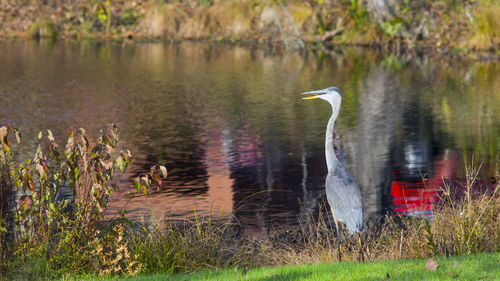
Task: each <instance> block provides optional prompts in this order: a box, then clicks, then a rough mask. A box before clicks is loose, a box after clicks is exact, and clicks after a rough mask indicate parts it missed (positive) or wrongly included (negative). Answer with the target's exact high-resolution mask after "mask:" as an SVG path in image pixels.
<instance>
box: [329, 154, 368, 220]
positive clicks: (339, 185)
mask: <svg viewBox="0 0 500 281" xmlns="http://www.w3.org/2000/svg"><path fill="white" fill-rule="evenodd" d="M335 164H336V165H334V168H333V169H331V170H330V172H329V173H328V176H327V177H326V183H325V188H326V195H327V198H328V203H329V204H330V206H331V207H332V210H333V211H334V212H335V215H336V216H337V218H338V219H339V221H342V222H344V223H346V224H347V226H348V227H349V228H350V229H351V228H353V227H356V228H358V229H361V228H362V225H363V200H362V198H361V191H360V189H359V187H358V185H357V184H356V182H355V181H354V179H353V177H352V176H351V174H350V173H349V171H348V170H347V169H346V168H345V166H344V165H343V164H342V163H341V162H337V163H335Z"/></svg>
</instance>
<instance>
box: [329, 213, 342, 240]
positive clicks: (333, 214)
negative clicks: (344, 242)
mask: <svg viewBox="0 0 500 281" xmlns="http://www.w3.org/2000/svg"><path fill="white" fill-rule="evenodd" d="M331 210H332V216H333V221H334V222H335V229H337V237H339V236H340V230H339V220H338V219H337V216H336V215H335V211H334V210H333V207H331Z"/></svg>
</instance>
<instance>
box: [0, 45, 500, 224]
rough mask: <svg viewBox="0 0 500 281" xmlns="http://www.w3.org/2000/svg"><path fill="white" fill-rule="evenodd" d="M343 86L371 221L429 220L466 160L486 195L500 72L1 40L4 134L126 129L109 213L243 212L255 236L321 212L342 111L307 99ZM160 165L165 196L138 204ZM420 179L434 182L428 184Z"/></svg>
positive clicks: (340, 148) (206, 48)
mask: <svg viewBox="0 0 500 281" xmlns="http://www.w3.org/2000/svg"><path fill="white" fill-rule="evenodd" d="M328 86H337V87H339V88H340V89H341V90H342V91H343V94H344V99H343V104H342V109H341V113H340V117H339V120H338V121H337V123H336V129H335V133H336V136H335V143H336V148H337V152H338V154H339V156H340V159H341V160H342V161H344V162H345V163H346V166H347V167H348V169H349V170H350V171H351V173H352V174H353V176H354V178H355V179H356V181H357V182H358V183H359V185H360V187H361V189H362V193H363V196H364V200H365V209H366V210H365V215H366V216H368V217H369V216H372V215H378V214H383V213H385V212H387V211H388V210H393V211H395V212H400V213H403V214H419V213H426V212H429V211H431V210H432V208H433V203H435V202H436V201H437V200H438V197H437V193H436V190H437V189H438V188H439V186H440V185H442V179H445V180H447V181H451V182H453V183H454V184H457V185H460V183H461V181H462V180H463V178H464V173H465V172H464V163H466V162H467V163H469V164H470V163H475V164H476V165H479V164H480V163H482V170H481V171H482V172H481V174H480V179H481V180H482V181H483V182H484V184H486V185H487V184H489V181H490V177H491V176H494V174H495V170H496V169H497V167H495V165H496V163H497V159H498V154H499V152H500V111H499V108H500V90H499V89H500V65H499V64H498V63H487V62H471V61H467V60H439V59H434V58H429V57H425V56H416V55H405V56H402V57H397V56H383V55H380V54H379V55H377V54H374V53H371V52H369V51H366V50H365V51H359V50H344V51H342V52H339V53H333V52H332V53H324V52H321V51H318V52H308V53H303V54H301V53H297V52H286V51H285V52H276V51H273V50H256V49H250V48H245V47H229V46H210V45H204V44H196V43H182V44H177V45H164V44H159V43H155V44H137V45H134V44H127V43H82V44H72V43H47V42H42V43H34V42H24V41H21V42H0V122H6V121H8V120H10V121H12V122H13V123H15V125H16V126H17V127H19V128H20V130H21V132H23V133H24V138H25V139H27V140H31V139H33V140H34V139H35V135H36V133H37V132H38V131H39V130H41V129H47V128H51V129H53V131H54V132H55V135H56V138H59V139H60V140H63V139H64V136H65V134H66V133H67V131H68V129H69V127H71V126H82V127H85V128H86V129H87V130H88V131H89V132H90V134H91V135H93V136H95V135H96V134H97V132H98V130H99V129H100V128H103V127H104V126H105V125H106V124H108V123H111V122H112V123H115V124H117V126H118V127H119V129H120V132H121V142H122V144H123V145H125V146H126V147H127V148H129V149H130V150H131V151H132V153H133V155H134V156H135V159H134V162H133V165H132V168H131V172H130V173H129V174H127V175H125V176H124V177H121V179H120V186H121V191H120V192H119V193H118V194H116V195H115V196H114V197H113V201H112V204H111V207H110V211H109V215H110V216H112V215H113V214H115V213H116V212H117V211H118V210H120V209H121V208H123V207H125V208H126V209H127V210H128V213H129V214H131V215H134V216H144V217H148V216H149V215H150V214H151V212H152V211H154V214H155V216H156V217H158V218H163V217H170V216H186V215H187V216H190V215H192V214H193V211H194V210H196V212H197V213H202V214H208V213H211V214H218V213H219V212H224V213H229V212H236V214H237V216H238V217H239V218H240V220H241V221H243V222H247V223H248V224H251V225H254V226H256V227H258V228H259V227H262V228H265V227H268V226H269V225H279V224H289V223H296V222H297V219H305V218H306V217H307V216H308V214H315V213H316V212H317V210H318V208H319V206H320V205H321V204H324V203H325V198H324V186H323V185H324V178H325V176H326V174H327V171H326V164H325V160H324V133H325V126H326V123H327V121H328V118H329V116H330V110H331V109H330V106H329V105H328V104H327V103H326V102H323V101H320V100H313V101H304V100H302V99H301V97H300V95H299V93H300V92H303V91H309V90H316V89H322V88H325V87H328ZM153 163H160V164H164V165H166V166H167V168H168V170H169V177H168V179H167V180H166V182H165V184H164V186H163V189H162V190H161V191H160V192H157V193H154V194H153V195H151V196H149V197H143V196H140V195H139V194H136V193H133V192H131V190H133V186H132V184H131V183H132V182H131V179H132V178H133V177H135V176H136V175H137V174H138V173H141V172H143V171H146V170H148V168H149V166H150V165H151V164H153ZM422 178H426V179H427V181H426V185H425V186H424V185H423V184H422V183H421V182H422V180H421V179H422Z"/></svg>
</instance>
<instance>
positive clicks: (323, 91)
mask: <svg viewBox="0 0 500 281" xmlns="http://www.w3.org/2000/svg"><path fill="white" fill-rule="evenodd" d="M307 94H314V95H315V96H310V97H305V98H302V99H303V100H312V99H317V98H319V96H318V95H319V94H326V89H323V90H317V91H310V92H304V93H301V95H307Z"/></svg>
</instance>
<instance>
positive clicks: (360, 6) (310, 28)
mask: <svg viewBox="0 0 500 281" xmlns="http://www.w3.org/2000/svg"><path fill="white" fill-rule="evenodd" d="M0 30H1V32H0V33H1V34H0V36H3V37H22V36H24V37H34V38H41V37H49V38H76V39H96V38H101V39H106V38H107V39H110V38H111V39H113V38H114V39H121V38H129V39H134V38H135V39H143V40H144V39H147V40H155V39H161V40H166V41H177V40H209V41H223V42H233V43H234V42H253V43H257V44H273V45H275V44H279V45H283V46H285V47H287V48H303V47H304V46H305V45H307V44H309V45H311V44H312V45H314V44H320V45H321V44H322V45H325V46H329V45H363V46H382V47H384V48H388V49H391V50H396V51H397V50H400V49H401V48H407V49H408V48H409V49H414V48H417V49H422V50H426V49H435V50H439V51H440V52H453V53H467V52H470V51H474V50H480V51H482V52H492V53H493V54H497V53H498V50H499V49H500V2H498V1H494V0H479V1H470V0H438V1H427V0H418V1H409V0H401V1H396V0H381V1H374V0H366V1H362V0H342V1H339V0H308V1H298V0H287V1H285V0H270V1H264V0H244V1H230V0H184V1H183V0H171V1H157V0H144V1H138V0H136V1H130V0H126V1H98V0H90V1H83V0H72V1H58V0H52V1H2V2H1V3H0Z"/></svg>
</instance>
